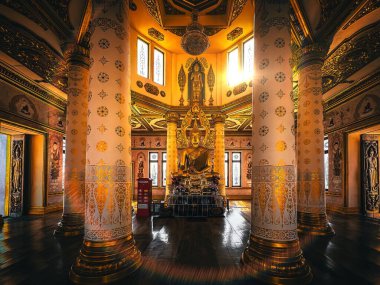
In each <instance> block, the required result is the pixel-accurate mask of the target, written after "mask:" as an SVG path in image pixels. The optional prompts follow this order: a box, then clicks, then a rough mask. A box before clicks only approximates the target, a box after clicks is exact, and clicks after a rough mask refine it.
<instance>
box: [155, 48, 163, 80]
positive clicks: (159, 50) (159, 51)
mask: <svg viewBox="0 0 380 285" xmlns="http://www.w3.org/2000/svg"><path fill="white" fill-rule="evenodd" d="M156 51H157V52H158V53H160V54H162V83H161V82H157V81H156V80H155V71H156V65H155V52H156ZM153 82H154V83H157V84H159V85H162V86H165V52H163V51H162V50H161V49H159V48H157V47H156V46H155V47H154V48H153Z"/></svg>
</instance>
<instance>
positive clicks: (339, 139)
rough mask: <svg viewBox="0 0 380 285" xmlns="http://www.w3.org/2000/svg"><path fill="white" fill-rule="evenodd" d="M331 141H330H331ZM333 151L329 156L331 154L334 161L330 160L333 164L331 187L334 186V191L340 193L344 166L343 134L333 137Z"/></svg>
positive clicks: (336, 134)
mask: <svg viewBox="0 0 380 285" xmlns="http://www.w3.org/2000/svg"><path fill="white" fill-rule="evenodd" d="M329 141H330V140H329ZM331 142H332V143H331V149H330V151H329V154H330V153H331V155H332V159H330V163H331V164H332V165H331V167H330V169H332V171H331V172H330V173H331V174H332V175H330V177H331V179H330V185H331V186H332V189H331V190H332V191H335V192H340V191H341V190H342V177H343V176H342V165H343V145H342V144H343V134H342V133H335V134H334V135H333V136H332V140H331Z"/></svg>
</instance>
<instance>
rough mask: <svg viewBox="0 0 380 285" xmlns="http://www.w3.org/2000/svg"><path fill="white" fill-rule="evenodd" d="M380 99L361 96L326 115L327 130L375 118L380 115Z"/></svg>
mask: <svg viewBox="0 0 380 285" xmlns="http://www.w3.org/2000/svg"><path fill="white" fill-rule="evenodd" d="M379 106H380V98H379V96H378V95H374V94H361V95H360V96H358V98H355V99H352V100H350V101H349V102H347V103H345V104H343V105H342V106H340V107H339V108H334V109H333V110H331V111H328V112H327V114H326V121H325V122H324V124H325V128H326V129H335V128H337V127H344V126H347V125H349V124H352V123H354V122H355V121H358V120H361V119H366V118H370V117H373V116H375V115H377V114H379V113H380V108H379Z"/></svg>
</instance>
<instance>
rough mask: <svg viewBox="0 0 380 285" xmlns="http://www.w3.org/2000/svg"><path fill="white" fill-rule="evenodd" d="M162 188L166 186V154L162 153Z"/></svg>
mask: <svg viewBox="0 0 380 285" xmlns="http://www.w3.org/2000/svg"><path fill="white" fill-rule="evenodd" d="M162 186H166V152H163V153H162Z"/></svg>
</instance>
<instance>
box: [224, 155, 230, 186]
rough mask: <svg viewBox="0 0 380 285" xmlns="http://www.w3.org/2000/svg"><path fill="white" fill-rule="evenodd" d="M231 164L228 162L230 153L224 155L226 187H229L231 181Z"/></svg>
mask: <svg viewBox="0 0 380 285" xmlns="http://www.w3.org/2000/svg"><path fill="white" fill-rule="evenodd" d="M228 173H229V162H228V152H225V153H224V177H225V179H226V187H228V180H229V175H228Z"/></svg>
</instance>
